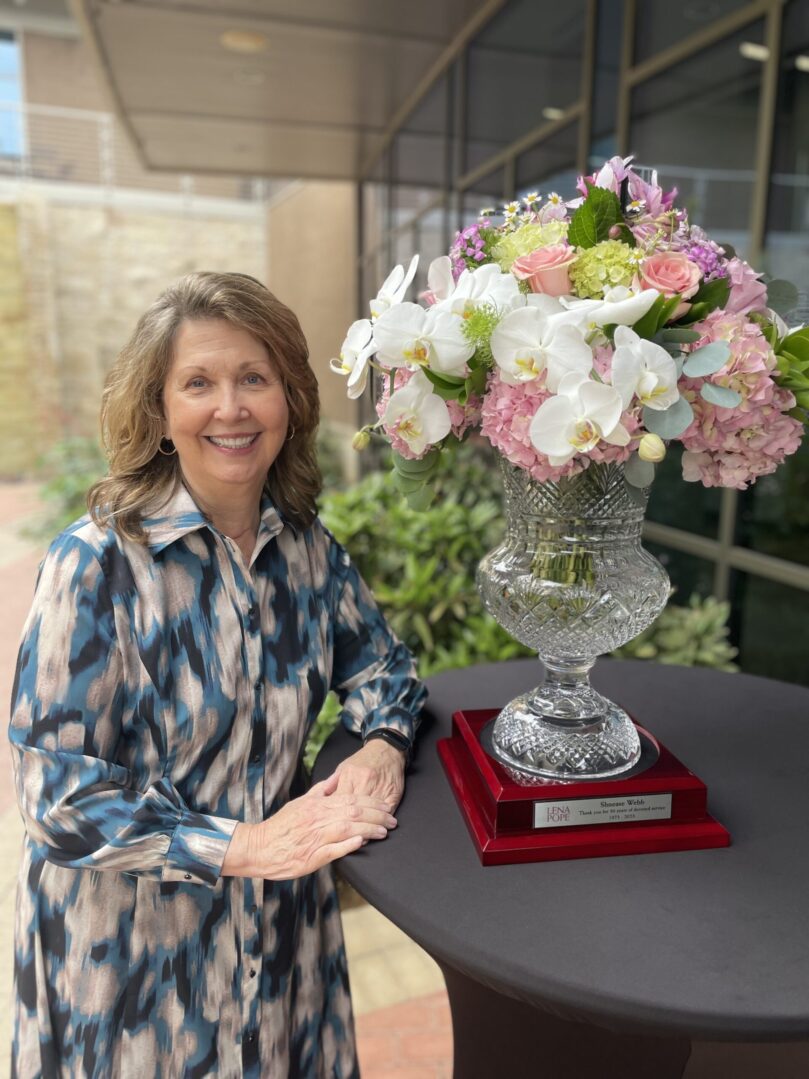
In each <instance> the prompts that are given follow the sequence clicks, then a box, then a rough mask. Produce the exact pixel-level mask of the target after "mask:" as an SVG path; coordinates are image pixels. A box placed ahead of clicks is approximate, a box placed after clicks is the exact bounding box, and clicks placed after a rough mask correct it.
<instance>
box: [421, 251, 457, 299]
mask: <svg viewBox="0 0 809 1079" xmlns="http://www.w3.org/2000/svg"><path fill="white" fill-rule="evenodd" d="M454 291H455V278H454V277H453V276H452V259H451V258H450V257H449V255H441V257H440V258H437V259H433V261H432V262H431V263H430V266H429V268H428V270H427V291H426V292H422V293H421V295H420V296H419V299H420V300H424V301H425V303H427V304H429V305H430V306H432V305H433V304H434V303H438V302H439V301H440V300H446V298H447V297H448V296H450V295H451V294H452V293H453V292H454Z"/></svg>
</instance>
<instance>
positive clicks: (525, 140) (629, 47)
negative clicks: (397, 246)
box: [359, 0, 809, 599]
mask: <svg viewBox="0 0 809 1079" xmlns="http://www.w3.org/2000/svg"><path fill="white" fill-rule="evenodd" d="M507 2H508V0H490V2H489V3H485V4H484V5H483V6H482V7H481V8H480V9H479V11H478V13H477V14H476V16H475V17H474V19H472V20H470V22H469V23H468V24H467V26H466V27H465V28H464V30H463V31H462V32H461V34H459V35H458V37H457V38H456V39H455V41H454V42H453V43H452V44H451V45H450V46H449V47H448V48H447V49H446V50H445V51H444V53H443V54H442V56H441V57H440V58H439V60H437V61H436V63H435V64H434V65H433V68H431V70H430V72H428V74H427V75H426V76H425V77H424V78H423V79H422V80H421V82H420V83H419V84H418V86H417V87H416V89H415V90H414V92H413V94H411V96H410V97H409V98H408V100H407V102H406V103H405V105H403V106H402V108H401V109H400V110H399V112H398V113H397V114H396V116H395V117H394V119H393V121H392V122H391V124H390V126H389V128H388V129H387V131H386V132H385V136H384V141H383V144H382V145H381V146H380V147H378V148H377V150H376V151H375V153H374V155H373V156H372V157H371V158H369V159H368V161H366V162H365V164H364V166H363V173H362V175H363V180H366V179H370V177H369V175H368V174H369V173H370V171H371V169H372V168H373V167H374V166H375V165H376V162H377V161H378V159H379V157H380V156H381V155H382V153H384V152H385V151H388V152H389V154H390V151H391V150H392V146H393V140H394V138H395V136H396V134H397V133H398V131H399V130H400V129H401V128H402V126H403V125H404V123H405V121H406V119H407V117H408V116H409V115H410V113H411V112H412V111H413V109H415V107H416V106H417V105H418V104H419V102H420V101H421V99H422V98H423V97H424V96H425V95H426V94H427V93H428V92H429V91H430V90H431V89H432V87H433V85H434V83H435V82H436V81H437V80H438V79H439V78H440V77H441V76H442V75H444V74H445V73H447V72H449V71H450V69H451V68H452V67H453V65H455V71H454V72H453V76H452V80H451V81H454V88H453V86H452V85H451V86H450V95H449V96H450V97H451V98H452V103H451V105H450V106H449V109H450V110H451V122H450V118H449V116H448V131H447V141H448V147H447V156H448V162H449V164H448V176H447V185H446V188H445V190H443V191H441V192H440V194H438V195H437V196H436V198H435V199H434V200H432V201H431V202H429V203H427V204H426V205H425V206H424V207H422V208H421V209H420V210H419V211H418V212H417V214H415V215H414V217H413V218H412V219H409V220H408V221H406V222H402V223H400V224H399V225H397V226H396V227H393V224H392V220H391V217H390V210H391V181H392V177H391V174H390V167H389V168H388V175H387V186H388V195H387V205H388V219H387V226H388V227H387V229H386V230H384V234H383V239H382V241H381V242H380V244H378V245H376V246H375V247H374V248H373V249H370V250H363V249H362V247H360V248H359V252H360V254H359V265H360V268H361V267H362V266H363V265H365V264H366V263H367V262H368V261H369V260H370V259H372V258H375V257H376V256H377V255H378V254H379V253H380V251H381V250H383V249H385V250H386V251H387V253H388V255H390V252H391V245H392V241H393V239H394V238H395V236H397V235H398V234H400V233H402V232H405V231H407V230H408V229H412V228H414V227H419V225H420V221H421V219H422V218H423V217H424V216H426V215H427V214H429V213H432V212H433V211H434V210H435V209H437V208H438V207H439V206H442V205H443V207H444V209H445V213H446V221H447V223H448V225H449V226H450V231H451V229H452V228H457V227H460V226H461V225H462V224H463V221H462V196H463V194H464V192H466V191H468V190H470V188H472V187H473V186H474V185H475V183H477V182H478V181H479V180H480V179H482V178H483V177H485V176H486V175H488V174H489V173H490V172H493V171H494V170H495V169H497V168H503V169H504V190H503V193H502V194H503V198H504V199H507V198H510V197H511V196H512V195H513V187H514V175H515V170H516V161H517V158H518V156H519V155H520V154H522V153H524V152H526V151H527V150H531V149H534V148H535V147H537V146H541V145H542V143H544V142H546V141H547V140H548V139H550V138H552V137H553V136H554V135H556V134H558V133H559V132H560V131H562V130H564V129H565V128H567V127H569V126H570V125H572V124H575V123H578V124H579V128H578V132H577V155H576V156H577V160H576V167H577V169H578V171H579V172H581V173H584V172H586V171H587V164H588V155H589V148H590V146H589V144H590V137H591V130H592V92H593V80H594V74H595V72H594V62H595V51H596V33H597V17H598V2H599V0H587V10H586V25H585V35H584V40H583V44H582V78H581V89H580V95H579V100H578V101H576V102H573V103H572V104H571V105H569V106H568V108H567V109H565V111H564V113H563V115H562V116H561V117H559V118H558V119H557V120H553V121H548V122H547V123H544V124H542V125H540V126H538V127H536V128H533V129H532V130H531V131H529V132H527V133H526V134H525V135H523V136H521V137H520V138H519V139H516V140H515V141H514V142H512V143H511V144H510V145H508V146H506V147H504V148H503V149H502V150H501V151H499V152H498V153H497V154H494V155H492V157H490V158H488V159H487V160H486V161H484V162H483V163H481V164H480V165H479V166H476V167H475V168H474V169H471V170H468V171H466V172H463V171H462V167H463V150H464V147H465V145H466V143H467V100H466V64H467V57H468V50H469V48H470V46H471V45H472V44H473V42H474V39H475V37H476V36H477V34H478V33H479V32H480V31H481V30H482V29H483V28H484V26H485V25H486V24H487V23H488V22H489V21H490V20H491V19H492V18H493V17H494V16H495V15H496V14H497V13H498V12H499V11H500V9H501V8H502V7H504V6H505V3H507ZM640 2H642V0H625V4H624V18H623V38H622V45H621V62H620V69H619V84H618V95H617V101H616V143H617V147H618V152H619V153H620V154H622V155H626V154H627V153H628V151H629V148H630V147H629V142H630V133H631V103H632V92H633V91H634V90H635V88H636V87H638V86H641V85H643V83H645V82H647V81H648V80H650V79H652V78H654V77H655V76H657V75H659V74H661V73H662V72H664V71H666V70H668V69H670V68H672V67H674V66H676V65H677V64H679V63H682V62H683V61H684V60H687V59H689V58H691V57H692V56H695V55H696V54H698V53H699V52H702V51H703V50H705V49H707V48H710V47H711V46H712V45H715V44H719V43H720V42H721V41H723V40H724V39H726V38H727V37H729V36H730V35H732V34H734V33H736V32H737V31H738V30H740V29H742V28H744V27H745V26H747V25H749V24H750V23H753V22H756V21H758V20H759V19H763V20H765V35H764V36H765V43H766V45H767V47H768V50H769V53H768V57H767V59H766V60H765V61H764V62H763V63H762V83H761V95H760V98H759V111H758V124H757V133H756V154H755V179H754V182H753V196H752V200H751V211H750V219H749V231H750V247H751V252H752V255H751V257H752V258H753V260H754V261H755V259H756V258H757V257H759V255H760V252H761V250H762V248H763V246H764V239H765V230H766V217H767V200H768V196H769V184H770V168H771V159H772V147H773V130H774V124H775V111H776V103H777V92H778V77H779V71H780V62H781V57H780V45H781V34H782V24H783V7H784V3H785V0H754V2H750V3H747V4H745V5H744V6H742V7H740V8H738V9H737V10H736V11H733V12H731V13H729V14H728V15H725V16H723V17H722V18H720V19H717V20H716V21H714V22H712V23H711V24H709V25H708V26H705V27H703V28H702V29H701V30H698V31H696V32H695V33H693V34H691V35H689V36H688V37H687V38H685V39H683V41H680V42H677V43H676V44H674V45H672V46H671V47H669V48H667V49H664V50H662V51H661V52H658V53H657V54H655V55H654V56H651V57H648V58H646V59H645V60H643V61H641V62H639V63H635V62H634V51H635V43H636V29H637V20H638V12H639V3H640ZM389 160H390V157H389ZM453 206H455V207H456V208H457V213H456V219H455V221H453V219H452V218H453ZM449 239H450V237H449V235H448V236H447V241H448V242H449ZM737 512H738V493H737V492H736V491H735V490H732V489H724V490H723V491H722V495H721V501H720V509H719V523H718V526H717V533H716V537H715V538H710V537H705V536H699V535H697V534H695V533H693V532H687V531H685V530H683V529H679V528H673V527H671V526H669V525H663V524H658V523H657V522H654V521H647V522H646V524H645V526H644V536H645V537H646V538H647V539H649V540H650V541H652V542H655V543H660V544H661V545H663V546H666V547H669V548H671V549H672V550H677V551H682V552H683V553H685V554H690V555H693V556H695V557H697V558H702V559H705V560H707V561H709V562H711V563H713V566H714V581H713V590H714V594H715V595H716V596H717V597H719V598H720V599H727V598H728V597H729V592H730V581H731V574H732V573H733V572H734V571H739V572H743V573H749V574H751V575H753V576H756V577H760V578H763V579H765V580H769V581H773V582H775V583H778V584H784V585H788V586H789V587H792V588H796V589H799V590H801V591H809V566H803V565H801V564H799V563H794V562H789V561H787V560H785V559H779V558H774V557H772V556H770V555H765V554H762V553H760V552H758V551H755V550H752V549H750V548H747V547H739V546H736V545H735V543H734V539H735V529H736V519H737Z"/></svg>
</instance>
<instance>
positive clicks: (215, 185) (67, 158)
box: [0, 101, 280, 202]
mask: <svg viewBox="0 0 809 1079" xmlns="http://www.w3.org/2000/svg"><path fill="white" fill-rule="evenodd" d="M3 133H5V134H6V138H5V139H3V137H2V136H3ZM2 179H11V180H17V181H22V182H25V181H49V182H51V183H60V184H71V185H73V184H79V185H92V186H95V187H102V188H107V189H113V188H115V189H122V188H123V189H129V190H135V191H142V192H147V191H149V192H154V193H156V194H159V193H162V194H167V195H175V196H176V195H180V196H183V197H184V198H186V199H193V198H219V199H230V200H244V201H245V202H254V201H257V200H259V201H263V200H264V199H266V198H267V197H268V196H269V195H270V194H271V193H272V191H273V189H274V188H275V187H278V186H280V182H279V183H273V182H269V181H266V180H263V179H258V178H255V177H250V176H239V175H234V176H221V177H219V176H213V177H211V176H196V175H191V174H185V173H165V172H150V171H148V170H147V169H144V168H143V166H142V165H141V164H140V162H139V161H138V159H137V157H136V155H135V152H134V150H133V149H132V147H131V145H130V144H129V142H128V141H127V139H126V137H125V136H124V134H123V132H122V130H121V128H120V125H119V124H118V122H117V121H116V118H115V117H114V116H113V115H112V113H108V112H98V111H94V110H90V109H72V108H62V107H59V106H55V105H30V104H25V105H23V104H20V103H19V102H10V101H0V180H2Z"/></svg>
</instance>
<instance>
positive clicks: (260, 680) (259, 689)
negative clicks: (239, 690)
mask: <svg viewBox="0 0 809 1079" xmlns="http://www.w3.org/2000/svg"><path fill="white" fill-rule="evenodd" d="M263 685H264V681H263V679H261V678H257V679H256V684H255V687H256V689H257V690H258V691H259V693H260V692H261V687H262V686H263Z"/></svg>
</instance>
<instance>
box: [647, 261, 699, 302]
mask: <svg viewBox="0 0 809 1079" xmlns="http://www.w3.org/2000/svg"><path fill="white" fill-rule="evenodd" d="M701 277H702V271H701V270H700V268H699V266H697V265H696V263H694V262H691V260H690V259H689V258H687V257H686V255H684V254H683V253H682V252H681V251H658V253H657V254H656V255H650V256H649V257H648V258H645V259H644V260H643V262H642V263H641V265H640V282H641V287H642V288H656V289H657V291H658V292H662V293H663V295H664V296H668V297H671V296H676V295H679V296H682V298H683V299H684V300H687V299H689V298H690V297H691V296H693V295H694V293H695V292H696V291H697V289H698V288H699V282H700V278H701Z"/></svg>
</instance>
